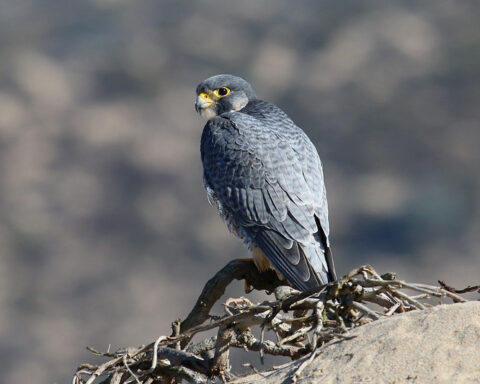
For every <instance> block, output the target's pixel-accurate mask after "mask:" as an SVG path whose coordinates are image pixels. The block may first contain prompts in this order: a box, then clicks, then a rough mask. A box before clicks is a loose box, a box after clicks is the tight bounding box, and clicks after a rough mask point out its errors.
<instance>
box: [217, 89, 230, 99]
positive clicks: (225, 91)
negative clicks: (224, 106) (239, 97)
mask: <svg viewBox="0 0 480 384" xmlns="http://www.w3.org/2000/svg"><path fill="white" fill-rule="evenodd" d="M213 93H214V94H215V96H217V97H225V96H227V95H228V94H229V93H230V89H229V88H227V87H220V88H217V89H215V90H214V91H213Z"/></svg>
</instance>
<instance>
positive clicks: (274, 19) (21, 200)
mask: <svg viewBox="0 0 480 384" xmlns="http://www.w3.org/2000/svg"><path fill="white" fill-rule="evenodd" d="M479 16H480V5H478V3H477V2H474V1H463V2H461V3H459V2H438V1H425V2H421V3H418V2H411V1H406V2H397V3H396V4H394V3H393V2H382V1H369V2H354V1H346V2H342V3H341V4H340V3H338V2H336V1H334V0H331V1H323V2H314V1H299V2H288V1H286V0H284V1H275V2H274V1H265V2H256V1H242V2H222V1H198V2H190V1H183V0H182V1H179V0H175V1H173V0H172V1H161V2H153V1H147V2H128V1H125V0H117V1H115V0H90V1H83V2H66V1H59V0H56V1H55V0H54V1H51V0H48V1H47V0H19V1H10V2H3V3H1V4H0V196H1V198H0V244H1V249H2V252H1V256H0V357H1V360H0V361H2V376H3V377H4V381H5V382H9V383H27V382H39V383H40V382H46V383H53V382H58V383H60V382H66V381H67V380H68V381H69V380H70V379H69V377H70V375H71V373H72V372H73V371H74V368H75V366H76V364H77V363H79V362H80V361H83V360H86V359H90V356H88V354H87V353H86V352H84V350H83V347H84V346H85V345H94V346H96V347H98V348H100V349H106V348H107V347H108V344H109V343H118V345H113V346H112V347H113V348H116V347H119V346H122V345H129V344H133V345H137V344H139V343H142V342H147V341H149V340H151V339H153V338H154V337H156V336H157V335H159V334H162V333H166V332H168V326H169V323H170V321H172V320H174V319H175V318H177V317H182V316H185V315H186V314H187V312H188V310H189V309H190V307H191V306H192V304H193V302H194V300H195V298H196V295H197V294H198V292H199V290H200V289H201V286H202V284H203V283H204V281H205V280H206V279H207V278H208V277H209V276H211V275H212V274H213V273H214V272H215V271H216V270H218V269H219V268H220V266H222V265H223V264H225V263H226V262H227V260H229V259H230V258H233V257H245V256H246V252H245V249H244V248H243V246H242V245H241V244H240V243H239V242H238V241H237V240H235V239H234V238H233V237H231V236H230V235H229V234H228V233H227V230H226V229H225V228H224V225H223V223H222V222H221V220H220V219H219V218H218V216H217V213H216V211H215V209H214V208H212V207H210V206H209V205H208V203H207V200H206V197H205V193H204V191H203V186H202V176H201V165H200V157H199V140H200V134H201V130H202V127H203V121H202V120H201V119H200V117H199V116H197V115H196V113H195V111H194V108H193V103H194V96H195V94H194V90H195V86H196V85H197V83H198V82H200V81H201V80H203V79H204V78H206V77H208V76H210V75H212V74H216V73H233V74H237V75H240V76H243V77H245V78H246V79H247V80H249V81H251V83H252V84H253V86H254V88H255V90H256V92H257V94H258V95H259V96H260V97H262V98H265V99H268V100H270V101H273V102H275V103H277V104H278V105H279V106H281V107H282V108H283V109H284V110H285V111H286V112H287V113H288V114H289V115H290V116H291V117H292V118H293V119H294V120H295V121H296V122H297V123H298V124H299V125H300V126H302V127H303V128H304V129H305V131H306V132H307V133H308V134H309V135H310V137H311V138H312V139H313V141H314V142H315V144H316V145H317V147H318V149H319V152H320V155H321V157H322V160H323V162H324V167H325V172H326V182H327V193H328V198H329V204H330V212H331V214H330V220H331V232H332V243H333V246H334V256H335V260H336V264H337V268H338V273H339V274H342V273H344V272H346V271H347V270H349V269H351V268H353V267H355V266H357V265H360V264H364V263H370V264H373V265H375V267H376V268H377V269H378V270H380V271H381V270H394V271H397V272H399V273H400V274H401V276H402V277H404V278H408V279H409V280H422V281H425V282H433V281H435V280H436V279H437V278H443V279H447V281H448V282H449V283H451V284H453V285H455V284H456V283H458V284H460V285H461V284H463V283H474V282H477V283H478V270H479V267H480V260H479V256H480V237H479V233H480V215H479V206H480V177H479V166H480V151H479V146H480V127H479V121H480V108H479V105H480V29H479V28H478V18H479ZM233 292H235V293H239V292H240V284H239V285H238V289H236V290H234V291H233Z"/></svg>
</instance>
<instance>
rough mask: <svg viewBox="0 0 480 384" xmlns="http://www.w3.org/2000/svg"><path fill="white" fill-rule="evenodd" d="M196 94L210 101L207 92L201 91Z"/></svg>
mask: <svg viewBox="0 0 480 384" xmlns="http://www.w3.org/2000/svg"><path fill="white" fill-rule="evenodd" d="M198 96H200V97H201V98H202V99H203V100H205V101H212V99H211V97H210V95H209V94H208V93H205V92H202V93H200V94H199V95H198Z"/></svg>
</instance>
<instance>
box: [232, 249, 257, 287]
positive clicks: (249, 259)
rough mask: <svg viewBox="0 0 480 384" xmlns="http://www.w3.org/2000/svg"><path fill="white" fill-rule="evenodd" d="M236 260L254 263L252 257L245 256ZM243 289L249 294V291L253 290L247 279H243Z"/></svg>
mask: <svg viewBox="0 0 480 384" xmlns="http://www.w3.org/2000/svg"><path fill="white" fill-rule="evenodd" d="M236 260H237V261H248V262H251V263H254V261H253V258H251V257H247V258H242V259H236ZM243 289H244V291H245V293H246V294H249V293H250V292H252V291H253V287H252V286H251V285H250V284H249V283H248V281H247V280H243Z"/></svg>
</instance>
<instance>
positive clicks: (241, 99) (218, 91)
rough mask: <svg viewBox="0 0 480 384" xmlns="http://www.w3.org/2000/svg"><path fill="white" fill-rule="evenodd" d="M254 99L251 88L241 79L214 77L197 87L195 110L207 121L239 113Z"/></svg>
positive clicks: (228, 76) (224, 76) (231, 76)
mask: <svg viewBox="0 0 480 384" xmlns="http://www.w3.org/2000/svg"><path fill="white" fill-rule="evenodd" d="M254 99H256V96H255V92H253V89H252V86H251V85H250V84H249V83H248V82H246V81H245V80H243V79H242V78H241V77H237V76H233V75H216V76H212V77H209V78H208V79H206V80H204V81H202V82H201V83H200V84H199V85H198V86H197V100H196V102H195V109H196V110H197V112H198V113H200V115H202V117H204V118H206V119H207V120H209V119H211V118H212V117H215V116H217V115H220V114H222V113H225V112H234V111H239V110H241V109H242V108H243V107H245V106H246V105H247V103H248V102H249V101H250V100H254Z"/></svg>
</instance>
